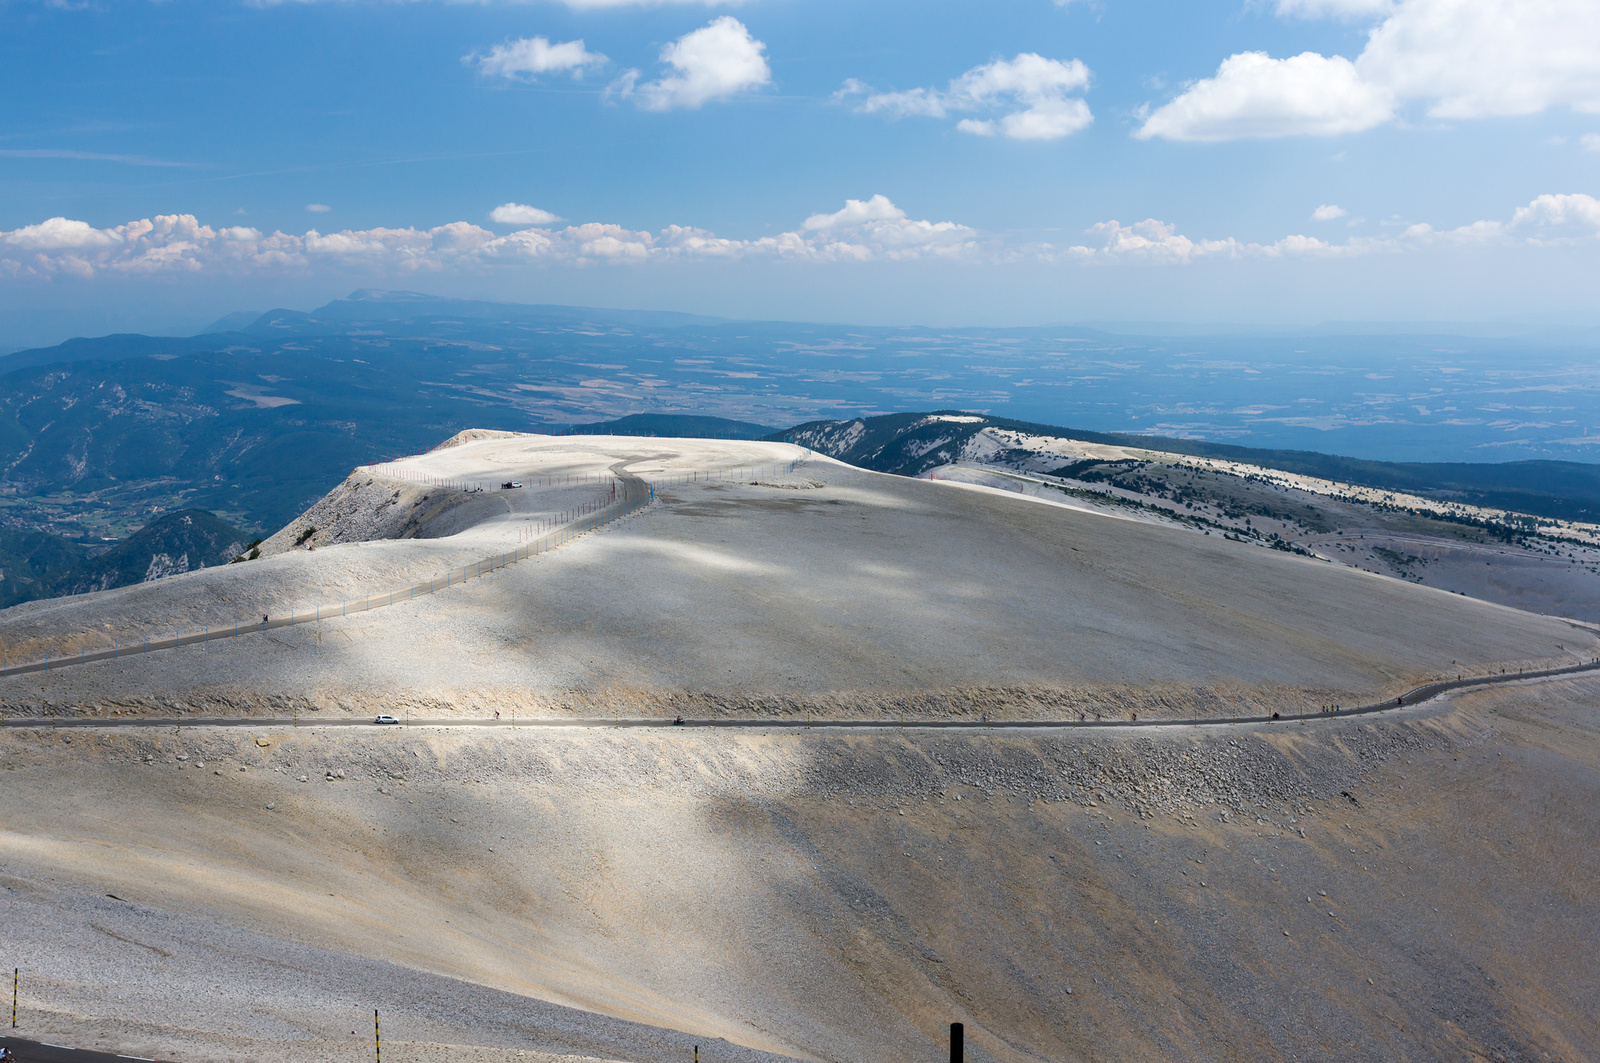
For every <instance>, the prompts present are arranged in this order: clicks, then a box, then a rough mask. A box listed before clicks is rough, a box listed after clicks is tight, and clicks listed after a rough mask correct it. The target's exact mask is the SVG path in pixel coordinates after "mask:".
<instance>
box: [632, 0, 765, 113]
mask: <svg viewBox="0 0 1600 1063" xmlns="http://www.w3.org/2000/svg"><path fill="white" fill-rule="evenodd" d="M766 47H767V46H766V45H765V44H763V43H761V42H760V41H758V40H756V39H755V38H754V37H752V36H750V31H749V30H748V29H746V28H745V26H744V23H742V22H740V21H739V20H738V19H736V18H734V17H733V16H732V15H723V16H722V17H721V18H717V19H713V20H712V21H711V22H710V23H709V24H708V25H705V26H702V27H700V28H699V29H697V30H695V31H693V32H692V33H686V34H684V35H683V36H682V37H679V38H678V39H677V40H675V41H673V42H672V43H671V44H669V45H667V46H666V47H665V48H663V49H661V61H662V62H663V63H665V64H666V65H667V66H669V67H671V68H672V72H671V73H669V74H665V75H663V76H662V77H660V78H657V79H656V80H655V81H646V82H644V83H643V84H641V83H640V82H639V78H640V76H641V75H640V73H639V71H637V70H629V71H627V72H626V73H625V74H623V75H622V76H621V77H620V78H618V79H617V80H616V81H615V82H613V83H612V85H611V87H610V89H609V90H608V92H609V93H610V94H611V95H614V96H620V97H624V98H627V99H632V100H633V101H634V102H635V103H637V104H638V105H639V106H640V107H642V108H643V109H645V110H647V111H670V110H675V109H678V108H690V109H692V108H696V107H700V106H702V105H704V104H706V103H709V102H710V101H712V100H721V99H727V98H728V97H729V96H736V95H738V94H739V93H741V92H748V91H750V90H751V89H758V88H761V87H762V86H764V85H770V84H771V83H772V69H771V67H769V66H768V65H767V57H766V56H765V55H763V54H762V53H763V52H764V51H766Z"/></svg>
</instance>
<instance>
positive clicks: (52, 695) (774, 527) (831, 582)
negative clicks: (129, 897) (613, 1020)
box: [0, 437, 1596, 717]
mask: <svg viewBox="0 0 1600 1063" xmlns="http://www.w3.org/2000/svg"><path fill="white" fill-rule="evenodd" d="M800 459H804V460H803V464H801V465H799V466H798V467H797V468H796V469H795V471H794V472H792V473H780V474H778V475H769V474H762V476H760V477H756V478H755V479H754V481H752V480H750V479H741V480H736V481H732V482H730V481H728V480H721V479H711V480H695V481H693V482H682V483H676V484H674V485H672V486H661V487H659V488H658V489H657V501H656V503H655V504H654V505H652V506H650V507H648V508H646V509H644V510H642V511H640V512H638V513H636V514H635V515H632V516H630V517H627V518H625V519H623V520H621V521H618V522H616V523H615V524H612V525H609V526H607V527H605V528H604V529H602V530H600V531H598V532H595V533H592V534H589V535H586V536H584V537H582V538H580V539H578V540H576V541H574V542H572V543H570V544H568V545H566V546H563V547H562V548H560V549H559V550H556V551H554V552H551V553H547V554H543V555H540V556H538V557H535V558H532V559H530V560H527V561H523V562H520V563H518V564H516V565H514V566H512V567H510V568H508V569H505V570H503V571H499V572H496V573H494V574H493V575H491V576H488V577H485V578H482V579H478V580H474V581H472V582H470V583H467V584H465V585H463V586H460V587H455V588H451V589H450V590H449V591H447V592H445V593H441V594H436V595H433V596H431V597H428V598H419V599H417V600H416V601H407V602H404V603H400V604H397V605H395V606H393V607H389V608H385V609H381V610H377V611H374V612H371V613H365V614H360V615H357V616H353V617H347V618H342V619H333V620H325V621H323V622H321V623H320V624H313V625H304V626H300V627H296V628H293V629H285V630H281V631H272V632H268V633H265V634H260V633H258V634H254V635H249V636H246V637H241V638H235V639H227V640H224V641H220V642H215V643H212V644H210V645H207V646H204V647H185V648H184V649H182V650H178V651H175V652H163V653H157V654H151V655H148V656H133V657H128V658H123V659H121V660H118V661H115V662H105V663H102V664H91V665H88V666H85V667H81V668H67V669H61V670H59V671H54V672H51V673H50V674H48V675H28V676H22V677H16V678H12V679H6V680H0V704H3V705H4V706H5V711H7V712H12V713H29V712H40V711H45V710H46V709H47V707H48V709H50V710H51V711H55V710H58V709H64V710H65V711H75V712H89V713H105V712H150V711H172V710H173V709H174V708H177V709H178V710H179V711H194V712H201V713H214V712H242V713H259V712H272V713H283V712H307V713H311V712H349V713H358V714H369V713H373V712H376V711H389V712H394V713H396V714H397V715H399V714H402V713H411V714H414V715H425V716H432V715H441V714H450V713H467V714H486V713H488V712H490V711H494V710H501V711H504V712H511V711H516V712H519V713H523V714H539V715H558V716H559V715H604V714H609V713H618V714H626V715H671V714H674V713H680V712H681V713H685V714H689V715H696V716H716V715H729V714H737V715H750V714H760V715H795V714H806V713H821V714H849V715H871V716H886V717H897V716H899V715H901V714H909V715H927V716H951V715H974V716H975V715H978V714H981V713H985V712H987V713H991V714H1011V715H1018V716H1062V715H1066V716H1077V715H1079V714H1083V715H1092V714H1094V713H1102V714H1106V715H1123V716H1125V715H1127V714H1131V713H1135V712H1137V713H1141V714H1145V715H1147V716H1186V715H1192V714H1208V715H1219V714H1220V715H1226V714H1229V713H1232V712H1236V711H1237V712H1246V711H1249V712H1260V711H1262V710H1271V709H1280V710H1281V709H1292V710H1300V709H1314V708H1316V707H1318V706H1320V705H1324V704H1333V703H1339V704H1352V703H1355V702H1357V701H1359V700H1363V699H1377V698H1382V697H1387V696H1392V695H1393V694H1395V693H1398V692H1399V691H1401V690H1403V689H1406V688H1408V687H1410V686H1412V685H1414V684H1416V683H1418V682H1421V681H1424V680H1426V679H1432V678H1437V677H1440V676H1444V675H1450V674H1454V673H1455V672H1457V671H1470V670H1488V669H1491V668H1494V669H1498V668H1501V667H1510V668H1516V667H1521V666H1532V665H1534V664H1538V663H1545V662H1562V663H1570V662H1571V661H1573V660H1575V659H1576V657H1577V656H1584V657H1588V656H1594V655H1596V653H1595V650H1594V647H1595V644H1596V640H1595V638H1594V635H1593V633H1592V632H1591V631H1589V630H1586V629H1583V628H1579V627H1576V626H1574V625H1572V624H1569V623H1567V622H1565V621H1561V620H1557V619H1552V618H1546V617H1540V616H1535V615H1530V614H1527V613H1522V612H1519V611H1517V610H1514V609H1508V608H1504V607H1500V606H1495V605H1491V604H1486V603H1483V602H1480V601H1474V600H1470V599H1466V598H1463V597H1460V596H1457V595H1451V594H1447V593H1443V592H1439V591H1435V590H1430V589H1427V588H1422V587H1416V586H1411V585H1407V584H1404V583H1401V582H1399V581H1396V580H1392V579H1386V578H1383V577H1378V576H1373V575H1370V574H1367V573H1362V572H1357V571H1352V570H1349V569H1344V568H1340V567H1337V566H1333V565H1329V564H1326V563H1324V562H1319V561H1313V560H1308V559H1305V558H1300V557H1293V556H1287V555H1283V554H1279V553H1276V552H1273V551H1269V550H1265V549H1262V548H1259V547H1254V546H1249V545H1245V544H1241V543H1234V542H1229V541H1226V540H1223V539H1221V538H1220V537H1216V536H1209V537H1208V536H1204V535H1202V534H1200V533H1198V532H1195V531H1191V530H1187V529H1181V528H1170V527H1160V526H1153V525H1148V524H1140V523H1136V522H1130V521H1124V520H1117V519H1113V518H1110V517H1107V516H1103V515H1097V514H1093V513H1086V512H1082V511H1079V510H1074V509H1070V508H1066V507H1062V506H1056V505H1051V504H1048V503H1046V502H1042V501H1039V500H1034V499H1028V498H1022V497H1018V496H1013V495H1004V494H1001V493H998V492H987V491H981V490H973V489H970V488H962V487H957V486H953V485H943V484H938V483H930V482H927V481H918V480H908V479H904V478H900V477H893V476H886V475H881V474H875V473H870V472H865V471H862V470H859V469H854V468H851V467H849V466H845V465H842V464H839V463H837V462H833V461H830V460H827V459H822V458H817V457H814V456H813V457H810V458H808V459H807V458H806V456H805V452H803V451H800V450H799V449H797V448H794V447H790V446H787V445H784V444H758V443H739V442H702V441H694V440H654V439H631V438H610V437H578V438H570V437H565V438H548V437H511V438H499V439H486V440H480V441H475V442H469V443H466V444H463V445H460V446H455V447H451V448H449V449H447V450H443V451H439V452H436V453H434V454H429V455H426V456H424V457H422V458H418V459H409V460H410V461H412V462H414V463H416V464H417V466H418V468H419V469H420V470H421V471H423V472H430V473H436V474H438V475H440V476H461V475H464V474H466V473H468V472H472V471H476V472H478V473H479V474H480V475H482V473H483V472H484V471H485V470H488V471H489V472H491V473H492V476H493V478H494V479H499V478H500V477H502V476H504V477H506V478H512V477H515V478H519V479H522V480H524V481H525V482H528V483H529V484H530V486H529V487H527V488H524V489H522V490H516V491H507V492H493V493H488V494H486V495H485V496H482V499H481V500H480V499H473V500H472V501H471V503H469V504H470V505H471V506H474V507H477V512H478V516H477V517H476V518H475V519H476V521H477V522H476V523H474V524H472V525H471V526H470V527H467V528H465V529H464V530H460V531H457V532H455V533H454V534H451V535H448V536H446V537H443V538H431V539H425V538H408V539H399V540H393V539H379V540H373V541H362V542H347V543H343V544H339V545H331V546H327V547H325V548H323V549H318V550H316V551H306V550H289V551H287V552H284V553H279V554H277V555H275V556H272V557H267V558H263V559H261V560H259V561H253V562H247V563H244V564H239V565H230V566H226V567H223V568H219V569H208V570H204V571H201V572H196V573H190V574H186V575H183V576H177V577H172V578H169V579H164V580H160V581H157V582H154V583H150V584H142V585H139V586H136V587H129V588H123V589H120V590H116V591H110V592H105V593H102V594H98V595H85V596H79V597H76V598H70V599H60V600H55V601H50V602H37V603H29V604H27V605H23V606H18V607H16V608H13V609H10V610H6V611H5V612H3V613H0V647H3V650H4V653H5V654H6V657H7V659H8V660H15V659H17V658H19V657H22V658H36V657H39V656H42V655H43V653H44V651H45V650H46V648H48V649H49V651H50V652H51V653H53V654H55V655H70V654H72V653H74V652H77V650H78V649H80V648H84V647H88V648H97V647H103V646H105V645H108V644H109V642H110V641H111V640H112V639H113V638H114V637H115V638H117V639H118V640H119V641H123V642H126V641H130V637H129V636H126V635H124V634H123V633H125V632H144V633H148V634H155V635H158V636H159V635H164V634H167V633H168V632H170V631H172V630H174V629H175V628H179V627H181V628H182V629H184V630H186V631H193V630H196V629H198V628H200V627H201V626H202V625H217V626H221V625H224V624H230V623H232V622H234V621H236V620H239V619H243V620H245V621H246V622H247V623H248V622H249V621H250V619H251V618H252V617H256V618H259V616H260V615H261V614H263V613H266V614H274V615H277V614H282V613H284V612H287V611H289V610H291V609H296V610H298V609H308V608H311V607H312V606H314V605H318V604H322V605H331V606H332V607H334V608H337V606H338V603H339V602H340V601H341V600H342V599H344V598H354V597H359V596H361V595H364V594H367V593H372V592H382V591H385V590H387V589H389V588H391V587H394V586H397V585H403V584H405V583H408V582H410V581H412V580H416V579H426V578H427V577H428V576H429V575H430V574H431V573H433V572H438V571H442V570H444V569H445V568H447V567H449V566H451V565H458V564H462V563H464V562H469V561H471V560H473V559H475V558H479V557H483V556H486V555H488V554H490V553H494V552H499V551H503V550H506V549H510V548H513V547H514V546H515V545H516V544H517V543H518V541H519V537H520V536H522V535H523V534H524V533H525V529H526V527H527V526H528V522H529V521H537V520H541V519H549V515H550V514H551V513H557V514H559V513H561V512H562V511H564V510H567V511H570V510H571V509H572V508H573V507H574V506H575V504H577V501H578V500H580V499H582V498H584V497H588V498H595V497H596V496H597V492H600V491H602V490H604V489H605V484H606V483H607V482H608V480H609V477H611V476H612V475H615V474H620V473H632V474H635V475H640V476H644V477H645V478H647V479H654V480H656V481H658V482H660V483H662V484H665V483H666V482H667V481H668V479H669V478H679V477H682V476H684V475H686V474H703V473H705V472H706V471H707V470H712V471H717V470H721V472H718V473H717V475H723V476H726V475H729V471H730V470H733V469H735V468H738V467H741V466H758V465H763V464H766V465H771V466H782V465H783V464H784V463H786V462H790V461H795V460H800ZM763 477H764V478H763ZM362 478H363V479H365V478H368V477H366V474H362ZM568 478H577V479H578V480H580V481H582V482H579V483H567V482H565V481H566V480H567V479H568ZM353 479H354V478H353ZM541 479H545V480H554V481H555V483H554V484H552V485H551V486H548V487H545V486H535V483H536V482H537V481H539V480H541ZM356 494H360V492H355V493H351V494H350V497H355V495H356ZM362 497H364V498H366V499H367V501H366V502H363V503H361V505H367V504H369V503H370V501H371V497H372V495H371V492H367V493H366V494H365V495H362ZM352 504H353V505H354V503H352ZM356 508H358V509H359V508H360V506H356ZM464 511H465V507H459V508H457V509H454V510H452V511H451V512H452V513H453V514H458V515H459V514H461V513H463V512H464ZM452 519H454V518H452ZM131 640H134V641H136V637H133V638H132V639H131Z"/></svg>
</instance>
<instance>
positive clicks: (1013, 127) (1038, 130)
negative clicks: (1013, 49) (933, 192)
mask: <svg viewBox="0 0 1600 1063" xmlns="http://www.w3.org/2000/svg"><path fill="white" fill-rule="evenodd" d="M1089 77H1090V75H1089V68H1088V67H1087V66H1085V65H1084V64H1083V63H1082V62H1081V61H1079V60H1077V59H1069V60H1066V61H1065V62H1063V61H1061V60H1058V59H1046V58H1045V57H1044V56H1042V55H1038V54H1036V53H1034V52H1023V53H1021V54H1019V55H1018V56H1017V57H1016V58H1014V59H997V60H995V61H994V62H992V63H985V64H984V65H983V66H975V67H973V68H972V69H971V70H968V71H967V72H966V73H965V74H962V75H961V76H960V77H958V78H956V79H955V80H953V81H951V82H950V84H949V85H948V86H947V87H946V88H945V89H944V90H942V91H941V90H939V89H927V88H917V89H908V90H905V91H902V92H874V91H873V90H872V89H871V88H870V87H869V86H867V85H865V84H863V83H862V82H860V81H857V80H856V79H854V78H851V79H850V80H848V81H846V82H845V83H844V87H843V88H841V89H840V90H839V92H837V93H835V97H834V98H835V99H838V100H847V99H851V98H855V97H861V99H860V102H859V103H857V104H856V106H855V110H856V113H857V114H883V115H887V116H889V117H891V118H909V117H920V118H945V117H947V116H948V115H949V114H950V113H951V112H952V111H955V112H980V113H981V112H990V113H994V114H996V117H992V118H963V119H962V120H961V121H959V122H957V123H956V129H958V130H959V131H961V132H963V133H971V134H974V135H976V136H996V135H999V136H1005V137H1009V138H1011V139H1012V140H1059V139H1060V138H1062V137H1065V136H1070V135H1072V134H1073V133H1076V132H1078V131H1079V130H1081V129H1086V128H1087V127H1088V126H1089V125H1090V123H1092V122H1093V121H1094V115H1093V114H1092V113H1091V112H1090V110H1089V105H1088V104H1087V103H1085V102H1084V101H1083V100H1082V99H1081V98H1079V97H1077V96H1075V95H1073V93H1078V92H1082V91H1084V90H1085V89H1087V88H1088V87H1089ZM999 112H1003V113H999Z"/></svg>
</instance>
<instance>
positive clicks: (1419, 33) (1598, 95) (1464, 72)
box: [1356, 0, 1600, 118]
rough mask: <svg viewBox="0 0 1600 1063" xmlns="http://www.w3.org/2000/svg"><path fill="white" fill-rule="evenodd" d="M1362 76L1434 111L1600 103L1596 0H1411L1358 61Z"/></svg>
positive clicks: (1585, 107)
mask: <svg viewBox="0 0 1600 1063" xmlns="http://www.w3.org/2000/svg"><path fill="white" fill-rule="evenodd" d="M1356 65H1357V66H1358V67H1359V68H1360V71H1361V76H1362V78H1363V79H1365V80H1367V81H1369V82H1371V83H1372V84H1375V85H1382V86H1384V87H1386V88H1387V89H1389V90H1390V91H1391V92H1394V93H1395V94H1396V95H1398V96H1400V97H1403V98H1407V99H1417V100H1426V101H1429V105H1428V114H1429V115H1431V116H1433V117H1435V118H1482V117H1487V116H1492V115H1520V114H1534V113H1537V112H1539V111H1543V110H1546V109H1547V108H1550V107H1556V106H1562V105H1566V106H1571V107H1574V108H1576V109H1578V110H1582V111H1591V112H1600V4H1596V3H1594V0H1403V2H1402V3H1400V4H1399V5H1398V6H1397V7H1396V8H1395V11H1394V14H1393V15H1392V16H1390V17H1389V18H1388V19H1386V20H1385V21H1384V22H1383V23H1382V25H1380V26H1378V28H1377V29H1375V30H1373V31H1372V33H1371V34H1370V36H1369V39H1368V41H1367V46H1366V48H1365V49H1364V50H1363V51H1362V53H1361V56H1360V58H1358V59H1357V60H1356Z"/></svg>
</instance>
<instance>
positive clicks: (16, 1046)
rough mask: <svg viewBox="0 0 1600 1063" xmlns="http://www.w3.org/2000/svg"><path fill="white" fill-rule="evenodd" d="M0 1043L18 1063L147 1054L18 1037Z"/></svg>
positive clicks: (81, 1062)
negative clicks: (75, 1046) (79, 1046)
mask: <svg viewBox="0 0 1600 1063" xmlns="http://www.w3.org/2000/svg"><path fill="white" fill-rule="evenodd" d="M0 1045H4V1046H5V1047H7V1048H9V1049H11V1051H12V1052H13V1053H14V1054H15V1055H16V1057H17V1063H117V1061H118V1060H129V1059H138V1060H144V1059H146V1057H145V1056H119V1055H114V1054H112V1053H110V1052H89V1051H85V1050H83V1049H78V1048H67V1047H64V1046H62V1045H52V1044H47V1043H45V1042H42V1041H24V1040H22V1039H20V1038H16V1037H0Z"/></svg>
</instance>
